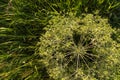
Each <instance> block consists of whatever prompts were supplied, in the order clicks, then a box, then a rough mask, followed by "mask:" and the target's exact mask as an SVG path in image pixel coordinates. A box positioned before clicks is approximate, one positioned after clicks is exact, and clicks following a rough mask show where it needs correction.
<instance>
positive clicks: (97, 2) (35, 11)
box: [0, 0, 120, 80]
mask: <svg viewBox="0 0 120 80" xmlns="http://www.w3.org/2000/svg"><path fill="white" fill-rule="evenodd" d="M88 4H90V5H88ZM119 4H120V2H119V0H0V79H1V80H23V79H26V80H27V79H28V80H50V78H52V77H51V76H50V74H48V73H47V71H46V66H45V65H44V64H42V63H41V56H40V54H38V53H37V52H36V54H34V53H35V50H36V48H37V47H36V43H38V41H39V38H40V37H41V35H44V33H45V31H47V30H48V31H47V33H49V29H51V31H55V32H56V33H57V31H58V36H60V35H59V34H61V37H63V36H64V37H65V36H68V38H69V37H70V40H71V39H74V40H72V41H71V42H73V41H74V45H73V47H75V46H76V47H78V46H79V45H78V44H79V43H82V42H83V43H82V47H83V48H82V50H83V51H86V45H88V44H89V41H91V40H93V41H94V39H93V38H95V39H97V37H95V36H93V34H94V33H91V32H90V34H91V35H89V34H87V33H84V30H83V29H84V28H85V27H84V26H83V23H84V20H83V22H82V19H85V18H81V19H80V20H79V19H78V18H75V17H74V16H77V17H79V16H82V15H81V14H82V13H93V14H95V15H96V14H100V15H102V16H107V17H108V16H110V19H111V23H112V24H113V23H114V26H115V25H116V24H117V25H118V27H119V21H120V20H119V13H118V12H119V9H118V7H119V6H120V5H119ZM71 14H72V15H71ZM107 14H110V15H107ZM58 15H63V16H64V17H66V18H64V17H60V16H59V17H56V16H58ZM69 15H71V17H70V16H69ZM67 17H70V18H67ZM54 18H55V19H54ZM56 18H57V20H56ZM59 18H60V19H59ZM61 18H62V19H61ZM51 19H52V20H51ZM96 19H97V18H96ZM49 20H50V21H49ZM62 20H63V22H61V21H62ZM65 20H66V21H65ZM100 20H101V19H100ZM64 21H65V22H67V23H65V26H67V25H68V26H71V25H72V26H73V25H76V26H83V28H80V30H81V31H82V32H80V30H79V29H76V28H79V27H76V26H74V27H73V28H75V29H72V30H73V31H71V30H70V31H69V29H68V28H69V27H67V28H65V29H64V27H61V26H62V25H61V26H60V27H59V28H54V27H53V28H54V29H58V30H52V29H53V28H51V26H52V25H57V24H58V26H59V25H60V24H61V23H64ZM79 21H80V22H79ZM71 22H74V23H72V24H71ZM77 22H78V23H77ZM87 22H88V20H87ZM98 23H99V20H98ZM103 23H104V22H103ZM84 24H87V23H84ZM90 24H91V26H93V24H94V22H93V23H90ZM101 24H102V23H101ZM47 25H48V27H47V29H45V30H44V29H43V28H46V26H47ZM94 25H97V24H96V23H95V24H94ZM107 26H109V25H107ZM91 28H93V32H94V30H95V29H96V28H95V27H91ZM91 28H90V27H89V29H90V31H91ZM59 29H60V30H61V29H63V30H61V33H59ZM66 29H68V31H64V30H66ZM70 29H71V28H70ZM85 29H86V28H85ZM104 29H110V30H109V31H111V32H109V31H108V32H107V31H105V33H109V34H111V33H112V32H113V34H112V38H113V40H114V41H115V43H118V44H119V35H120V34H119V29H116V30H115V31H114V30H112V29H111V28H106V27H105V28H104ZM104 29H102V28H100V30H103V34H104ZM62 31H64V33H65V35H64V34H62ZM55 32H54V34H52V35H55ZM69 32H70V33H73V35H71V34H70V33H69ZM85 32H89V31H87V29H86V30H85ZM99 32H100V31H99V30H98V32H96V35H100V34H101V35H102V33H99ZM47 33H45V35H46V34H47ZM50 34H51V33H50ZM68 34H69V35H68ZM109 34H108V35H109ZM79 35H83V36H82V37H83V38H84V39H83V40H84V41H83V40H82V42H79V37H80V36H79ZM88 35H89V36H88ZM105 35H106V36H107V34H105ZM86 36H88V37H86ZM91 36H93V37H91ZM71 37H73V38H71ZM42 38H43V37H42ZM42 38H41V39H42ZM48 38H49V37H48ZM98 38H99V37H98ZM53 39H54V38H53ZM60 39H62V38H60ZM108 39H109V38H108ZM65 40H66V41H65ZM65 40H63V41H64V42H68V44H66V45H65V44H62V42H61V44H60V46H62V45H64V46H67V47H66V48H65V47H64V46H63V48H65V50H67V48H68V47H71V46H72V44H71V42H70V43H69V41H68V39H66V38H65ZM97 40H98V39H97ZM113 40H112V39H110V44H113V43H114V42H113ZM64 42H63V43H64ZM98 42H99V40H98ZM111 42H113V43H111ZM40 43H42V42H40ZM59 43H60V42H59V41H58V43H56V44H59ZM102 44H104V42H103V43H102V42H101V41H100V46H104V45H102ZM47 45H48V44H47ZM47 45H46V46H47ZM43 47H45V45H44V46H43ZM111 47H112V46H111ZM113 47H114V46H113ZM58 48H59V47H58ZM63 48H62V47H60V48H59V49H61V50H62V49H63ZM84 48H85V49H84ZM75 49H77V48H75ZM75 49H73V51H71V53H72V52H74V51H76V50H75ZM94 49H95V48H93V49H92V50H91V49H88V48H87V50H90V51H94ZM109 49H110V48H109ZM51 50H52V49H51ZM111 50H112V49H111ZM111 50H110V51H111ZM95 51H96V50H95ZM98 51H99V49H98ZM108 51H109V50H108ZM58 52H60V51H58ZM88 52H89V51H88ZM119 52H120V50H119ZM68 53H69V51H68ZM78 53H79V52H78ZM95 53H97V52H95ZM99 53H100V52H99ZM72 54H73V53H72ZM100 54H101V53H100ZM41 55H42V54H41ZM82 55H83V56H84V53H83V54H82ZM95 55H96V54H95ZM68 56H69V55H68ZM75 57H76V56H75ZM75 57H74V58H75ZM91 57H92V56H91ZM68 58H69V57H68ZM85 58H86V57H85ZM92 58H93V57H92ZM94 58H95V61H97V60H98V59H96V57H94ZM94 58H93V59H94ZM66 60H67V59H66ZM89 60H90V61H92V60H91V59H88V61H89ZM68 61H69V60H68ZM81 61H82V67H81V66H79V67H80V69H79V72H80V71H81V72H83V73H80V74H85V76H83V77H86V75H87V74H88V75H87V77H88V78H89V77H91V78H92V77H94V75H92V76H91V75H90V74H89V71H90V70H88V68H86V66H87V65H88V67H90V68H91V65H92V64H94V63H95V62H92V63H91V62H90V63H89V62H88V63H87V65H85V64H84V61H83V59H81ZM103 61H104V60H103ZM72 62H76V61H75V60H72ZM65 64H66V63H65ZM70 64H73V63H71V62H70ZM74 64H76V63H74ZM90 64H91V65H90ZM118 65H119V64H117V65H116V66H118ZM70 66H71V65H70ZM84 66H85V69H86V71H84V70H83V69H82V68H84ZM71 67H72V66H71ZM74 67H75V66H73V68H74ZM110 69H111V68H110ZM115 69H117V70H118V69H119V67H118V68H116V67H114V68H113V70H115ZM67 70H68V69H67ZM87 70H88V71H87ZM98 71H99V70H98ZM68 72H73V70H72V71H70V70H68ZM96 73H97V72H96ZM57 74H58V73H57ZM70 74H71V73H67V74H65V75H68V76H69V75H70ZM99 74H100V73H97V75H99ZM115 74H117V75H116V76H118V77H119V74H120V73H119V71H118V72H117V73H115ZM61 76H62V75H61ZM73 76H75V75H74V74H73ZM113 76H114V75H113ZM87 77H86V78H87ZM97 77H98V78H101V75H99V76H97ZM52 80H53V79H52Z"/></svg>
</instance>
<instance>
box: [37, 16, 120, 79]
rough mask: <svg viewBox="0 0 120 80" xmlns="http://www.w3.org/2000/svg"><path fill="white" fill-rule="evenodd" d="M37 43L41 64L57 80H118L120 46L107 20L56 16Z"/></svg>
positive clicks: (94, 17)
mask: <svg viewBox="0 0 120 80" xmlns="http://www.w3.org/2000/svg"><path fill="white" fill-rule="evenodd" d="M49 23H50V25H48V27H47V28H45V29H46V31H47V32H46V33H45V35H43V36H42V37H40V42H39V43H38V44H37V46H38V50H37V52H36V54H39V55H40V57H41V58H42V59H40V60H41V62H42V63H43V64H44V65H45V67H46V69H47V72H48V74H49V76H50V77H51V78H53V79H55V80H114V77H115V75H116V70H114V71H113V68H115V69H117V67H116V65H117V64H119V60H120V59H119V56H120V54H119V53H120V51H119V50H120V46H119V45H118V44H117V42H116V41H114V40H113V39H112V38H111V35H112V34H113V32H114V30H113V29H112V28H111V26H110V25H109V24H108V21H107V19H102V18H101V17H100V16H93V15H91V14H88V15H83V16H82V17H80V18H74V17H73V16H69V17H65V16H55V17H53V19H51V20H50V21H49Z"/></svg>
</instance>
